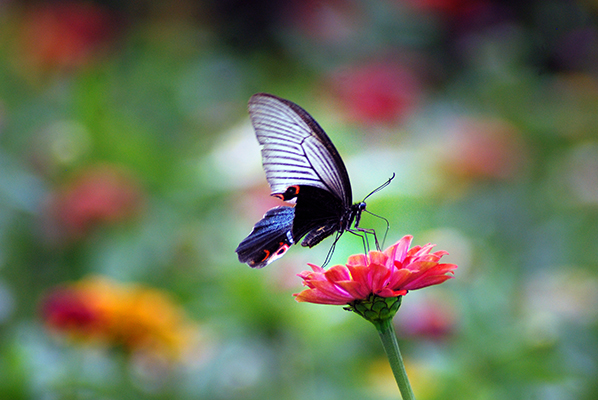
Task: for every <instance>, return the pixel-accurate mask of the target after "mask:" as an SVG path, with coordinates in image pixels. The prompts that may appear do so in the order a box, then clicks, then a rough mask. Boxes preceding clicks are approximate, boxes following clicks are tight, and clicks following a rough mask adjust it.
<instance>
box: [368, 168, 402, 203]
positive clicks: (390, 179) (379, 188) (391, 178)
mask: <svg viewBox="0 0 598 400" xmlns="http://www.w3.org/2000/svg"><path fill="white" fill-rule="evenodd" d="M395 176H396V174H395V173H394V172H393V173H392V176H391V177H390V178H388V180H387V181H386V182H384V183H383V184H382V185H380V186H378V187H377V188H376V189H374V190H372V191H371V192H370V194H368V195H367V196H365V197H364V198H363V201H365V199H367V198H368V197H370V196H371V195H373V194H374V193H376V192H379V191H380V190H382V189H384V188H385V187H387V186H388V185H390V182H391V181H392V180H393V179H394V178H395Z"/></svg>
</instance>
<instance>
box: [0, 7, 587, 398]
mask: <svg viewBox="0 0 598 400" xmlns="http://www.w3.org/2000/svg"><path fill="white" fill-rule="evenodd" d="M283 3H284V4H279V2H276V1H266V0H261V1H250V2H243V1H240V0H226V1H218V2H217V1H207V0H206V1H191V0H186V1H179V2H172V3H170V2H158V1H151V0H141V1H134V2H133V1H131V2H112V1H96V2H83V1H80V2H79V1H75V2H67V3H63V2H53V1H48V2H42V1H27V2H17V1H3V2H0V398H2V399H15V400H16V399H103V398H113V399H128V398H164V399H187V398H189V399H191V398H193V399H196V398H206V399H208V398H209V399H237V398H239V399H263V398H278V399H299V398H301V399H306V398H308V399H316V398H317V399H322V400H326V399H353V398H359V399H385V398H389V399H390V398H393V399H394V398H397V397H398V394H397V390H396V387H395V383H394V381H393V378H392V375H391V373H390V370H389V369H387V368H386V367H385V366H386V364H385V359H384V354H383V351H382V348H381V345H380V343H379V339H378V338H377V337H376V334H375V330H374V329H373V328H372V327H371V326H368V324H367V323H366V322H364V321H363V320H362V319H361V318H359V317H357V316H356V315H352V314H350V313H348V312H345V311H343V310H342V308H341V307H325V306H315V305H311V304H298V303H296V302H295V301H294V299H293V297H292V293H296V292H298V291H300V290H301V286H300V279H299V278H298V277H296V276H295V274H296V273H298V272H300V271H302V270H304V269H306V268H307V265H306V263H307V262H311V263H315V264H320V263H321V262H322V261H323V260H324V259H325V257H326V254H327V251H328V249H329V246H330V245H331V239H328V240H327V241H325V242H323V243H322V244H320V245H319V246H317V247H315V248H314V249H311V250H309V249H304V248H299V247H297V248H292V249H291V250H290V251H289V252H288V253H287V255H286V256H285V257H284V258H283V259H281V260H278V261H277V262H275V263H274V264H272V265H270V266H268V267H267V268H266V269H264V270H251V269H250V268H248V267H247V266H246V265H242V264H239V263H238V261H237V259H236V254H235V252H234V249H235V247H236V246H237V244H238V243H239V242H240V241H241V240H242V239H243V238H244V237H245V235H246V234H247V233H249V231H250V229H251V227H252V226H253V224H254V223H255V222H257V221H258V219H259V218H260V217H261V215H262V214H263V213H264V212H265V211H266V210H267V209H268V208H270V207H272V206H273V205H275V204H276V202H275V201H274V200H273V199H271V198H269V196H268V194H269V188H268V186H267V184H266V181H265V177H264V175H263V171H262V170H261V165H260V154H259V148H258V146H257V143H256V141H255V137H254V134H253V131H252V128H251V126H250V124H249V120H248V116H247V111H246V102H247V100H248V99H249V97H250V96H251V95H252V94H253V93H256V92H269V93H273V94H276V95H278V96H281V97H284V98H288V99H290V100H292V101H294V102H296V103H298V104H300V105H301V106H302V107H304V108H305V109H306V110H308V111H309V112H310V113H311V114H312V115H313V116H314V118H316V119H317V120H318V121H319V123H320V124H321V125H322V126H323V127H324V129H325V130H326V131H327V132H328V134H329V136H330V137H331V138H332V140H333V141H334V143H335V145H336V146H337V148H338V149H339V151H340V153H341V154H342V155H343V158H344V160H345V162H346V164H347V168H348V170H349V175H350V176H351V179H352V184H353V192H354V197H355V199H361V198H362V197H363V196H365V194H367V193H369V191H371V190H372V189H374V188H375V187H377V186H378V185H380V184H381V183H383V182H384V181H385V180H386V179H388V177H389V176H390V175H391V174H392V173H393V172H395V173H396V174H397V177H396V179H395V180H394V181H393V183H392V185H390V186H389V187H388V188H386V189H385V190H383V191H381V192H379V193H376V194H375V195H374V196H373V197H371V198H370V199H368V210H370V211H372V212H374V213H376V214H378V215H382V216H384V217H386V218H388V220H389V221H390V224H391V228H390V232H389V235H388V240H387V245H388V244H389V243H391V242H392V243H394V241H396V240H398V239H399V238H400V237H402V236H403V235H405V234H412V235H414V236H415V239H414V244H425V243H427V242H432V243H437V244H438V246H437V248H436V249H444V250H447V251H449V252H450V253H451V255H450V256H449V257H448V258H449V260H448V262H452V263H456V264H458V265H459V269H458V270H457V272H456V276H455V279H453V280H450V281H448V282H447V283H445V284H443V285H442V287H434V288H430V289H427V290H426V291H423V292H421V293H419V292H415V293H410V294H408V295H407V296H406V297H405V298H404V300H403V305H402V307H401V310H400V311H399V313H398V315H397V318H396V323H397V329H398V331H399V335H400V337H399V339H400V340H399V342H400V344H401V347H402V349H403V352H404V357H405V359H406V363H407V372H408V374H409V375H410V378H411V380H412V384H413V387H414V391H415V394H416V397H417V398H418V399H420V400H426V399H428V400H431V399H447V398H462V399H483V400H490V399H505V398H508V399H548V400H549V399H559V400H561V399H580V400H584V399H587V400H590V399H595V398H596V397H597V396H598V386H597V384H596V381H597V380H596V377H597V376H598V372H597V370H598V365H597V360H598V324H597V321H598V319H597V310H598V290H597V289H598V273H597V271H598V269H597V267H598V252H597V251H596V249H597V248H598V212H597V210H598V135H597V132H598V80H597V79H598V71H597V69H596V66H597V65H598V63H597V60H598V28H597V25H596V20H597V17H598V3H596V2H595V1H589V0H588V1H577V2H574V1H564V0H554V1H548V2H546V1H540V0H538V1H531V2H524V3H521V4H519V3H517V2H502V1H492V0H469V1H468V0H444V1H437V2H429V1H420V0H402V1H398V0H396V1H391V0H384V1H379V2H365V1H363V2H362V1H357V0H327V1H318V2H315V1H304V2H302V1H296V2H288V3H286V2H283ZM106 170H107V171H112V172H110V173H109V174H108V175H102V174H100V175H97V174H96V172H97V171H106ZM98 176H100V177H99V178H98ZM114 176H117V177H120V178H114ZM121 178H122V179H124V181H121V180H120V179H121ZM362 226H372V227H374V228H376V229H377V231H378V232H381V231H383V230H384V224H383V223H381V222H380V221H379V220H377V219H376V218H373V217H370V216H367V215H366V216H364V220H363V222H362ZM351 236H352V235H345V236H344V237H343V238H342V239H341V241H340V242H339V243H338V245H337V247H336V251H335V253H334V257H333V263H343V261H344V260H346V257H347V256H348V255H350V254H353V253H357V252H359V251H361V249H362V247H361V242H360V240H359V239H358V238H354V237H351ZM89 275H105V276H109V277H111V278H112V279H115V280H118V281H122V282H139V283H142V284H144V285H147V286H149V287H155V288H159V289H160V290H162V291H164V292H165V293H169V294H170V295H171V296H172V297H173V298H174V299H176V302H177V304H180V307H181V309H182V310H184V312H185V314H186V315H187V316H188V317H189V318H191V319H192V320H194V321H195V322H196V323H197V324H198V325H199V327H200V330H201V332H202V338H203V339H202V342H201V343H202V344H201V346H199V348H198V349H190V350H189V356H188V357H186V358H185V360H182V361H179V362H176V363H173V364H168V363H166V364H165V363H159V362H157V361H156V360H149V361H148V360H145V359H142V358H141V359H140V358H139V357H136V356H135V354H130V353H127V352H125V351H123V350H122V349H118V348H112V349H106V348H104V347H102V346H98V345H96V344H93V343H91V344H90V343H85V341H76V340H75V341H72V340H68V338H65V337H64V336H61V335H57V334H55V333H50V332H49V330H48V329H47V328H46V327H45V321H44V320H43V315H42V314H41V313H40V304H41V303H42V302H43V299H44V296H46V295H47V294H48V293H50V292H52V291H53V290H54V289H55V288H56V287H57V286H59V285H65V284H68V283H69V282H74V281H78V280H80V279H82V278H84V277H86V276H89Z"/></svg>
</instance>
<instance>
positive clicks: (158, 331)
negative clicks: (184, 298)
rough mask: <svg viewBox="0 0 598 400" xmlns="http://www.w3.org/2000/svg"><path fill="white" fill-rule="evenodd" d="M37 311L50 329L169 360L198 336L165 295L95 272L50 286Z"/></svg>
mask: <svg viewBox="0 0 598 400" xmlns="http://www.w3.org/2000/svg"><path fill="white" fill-rule="evenodd" d="M41 314H42V318H43V320H44V322H45V324H46V326H47V327H48V328H49V329H50V330H51V331H53V332H57V333H61V334H66V335H68V336H69V337H71V338H73V339H77V340H81V341H84V342H95V343H103V344H106V345H110V346H117V347H122V348H124V349H125V350H126V351H129V352H132V353H133V352H134V353H151V354H160V355H162V356H164V357H166V358H168V359H171V360H177V359H180V358H182V356H184V354H185V353H186V352H188V351H190V350H191V348H192V346H193V344H194V341H195V340H196V338H197V336H198V327H197V325H196V324H195V323H193V322H192V321H190V320H188V319H187V317H186V316H185V315H184V312H183V310H182V309H181V308H179V307H178V306H177V305H176V304H175V303H174V301H173V300H172V299H171V298H170V296H169V295H168V294H167V293H165V292H163V291H161V290H158V289H154V288H151V287H147V286H143V285H140V284H129V285H127V284H120V283H117V282H115V281H112V280H110V279H108V278H105V277H98V276H96V277H90V278H87V279H84V280H81V281H79V282H77V283H73V284H70V285H66V286H62V287H58V288H56V289H54V290H53V291H52V292H51V293H49V294H48V295H47V296H46V297H45V298H44V299H43V301H42V303H41Z"/></svg>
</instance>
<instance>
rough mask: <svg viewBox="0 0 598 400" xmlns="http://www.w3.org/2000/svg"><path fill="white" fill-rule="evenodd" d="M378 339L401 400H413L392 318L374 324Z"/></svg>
mask: <svg viewBox="0 0 598 400" xmlns="http://www.w3.org/2000/svg"><path fill="white" fill-rule="evenodd" d="M374 325H375V326H376V329H377V330H378V334H379V335H380V339H382V345H383V346H384V351H385V352H386V356H387V357H388V362H389V363H390V368H392V373H393V374H394V376H395V380H396V381H397V385H398V386H399V391H400V392H401V396H402V397H403V400H415V396H414V395H413V390H412V389H411V385H410V384H409V379H408V378H407V372H406V371H405V365H404V364H403V357H401V351H400V350H399V343H398V342H397V335H396V334H395V328H394V326H393V324H392V318H387V319H383V320H380V321H376V322H374Z"/></svg>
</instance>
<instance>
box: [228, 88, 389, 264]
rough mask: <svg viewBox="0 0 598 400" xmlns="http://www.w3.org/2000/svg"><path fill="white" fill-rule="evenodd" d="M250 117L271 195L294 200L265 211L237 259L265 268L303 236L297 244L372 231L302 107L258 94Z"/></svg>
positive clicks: (334, 155) (340, 166)
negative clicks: (363, 223)
mask: <svg viewBox="0 0 598 400" xmlns="http://www.w3.org/2000/svg"><path fill="white" fill-rule="evenodd" d="M249 116H250V118H251V123H252V125H253V128H254V129H255V134H256V136H257V140H258V142H259V143H260V145H261V147H262V164H263V166H264V170H265V171H266V179H267V180H268V183H269V184H270V188H271V189H272V196H275V197H278V198H280V199H281V200H284V201H295V202H296V205H295V207H288V206H281V207H275V208H272V209H271V210H269V211H268V212H267V213H266V214H265V215H264V217H263V218H262V219H261V220H260V221H259V222H258V223H257V224H256V225H255V226H254V227H253V230H252V231H251V233H250V234H249V236H247V237H246V238H245V239H244V240H243V241H242V242H241V244H239V246H238V247H237V249H236V252H237V254H238V256H239V261H240V262H246V263H247V264H248V265H249V266H250V267H253V268H262V267H265V266H266V265H268V264H270V263H271V262H272V261H274V260H276V259H278V258H280V257H282V256H283V255H284V253H286V251H287V250H288V249H289V247H290V246H291V245H293V244H295V243H297V242H298V241H299V240H300V239H301V238H302V237H303V236H305V239H303V242H302V243H301V245H302V246H307V247H313V246H315V245H316V244H318V243H320V242H321V241H322V240H324V239H325V238H327V237H328V236H330V235H332V234H333V233H337V240H338V238H339V237H340V235H341V234H342V233H343V232H345V231H349V232H353V231H360V232H366V233H373V231H372V230H367V229H362V228H359V220H360V218H361V213H362V212H363V211H364V210H365V207H366V205H365V202H363V201H362V202H359V203H356V204H352V194H351V183H350V182H349V175H348V174H347V169H346V168H345V164H344V163H343V160H342V159H341V157H340V155H339V154H338V151H337V150H336V148H335V147H334V145H333V144H332V142H331V141H330V139H329V138H328V135H326V133H325V132H324V130H323V129H322V128H321V127H320V125H319V124H318V123H317V122H316V121H315V120H314V119H313V118H312V117H311V115H309V114H308V113H307V111H305V110H304V109H303V108H301V107H299V106H298V105H297V104H295V103H293V102H291V101H289V100H285V99H281V98H280V97H276V96H274V95H271V94H266V93H258V94H255V95H253V96H252V97H251V99H250V100H249ZM391 179H392V178H391ZM389 182H390V180H389V181H388V182H387V184H388V183H389ZM385 185H386V184H385ZM385 185H383V186H385ZM352 226H354V227H355V228H351V227H352ZM335 243H336V241H335Z"/></svg>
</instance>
